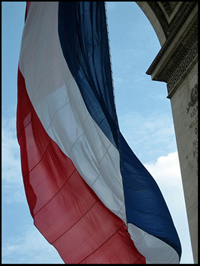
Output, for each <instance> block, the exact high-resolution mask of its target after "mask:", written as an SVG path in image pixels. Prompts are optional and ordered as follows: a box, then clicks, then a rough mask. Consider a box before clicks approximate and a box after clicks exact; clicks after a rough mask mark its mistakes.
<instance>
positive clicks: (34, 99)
mask: <svg viewBox="0 0 200 266" xmlns="http://www.w3.org/2000/svg"><path fill="white" fill-rule="evenodd" d="M17 137H18V142H19V145H20V152H21V166H22V175H23V181H24V187H25V193H26V197H27V201H28V204H29V208H30V212H31V215H32V217H33V219H34V224H35V226H36V227H37V228H38V230H39V231H40V232H41V234H42V235H43V236H44V237H45V238H46V239H47V241H48V242H49V243H50V244H52V245H53V246H54V247H55V248H56V250H57V251H58V253H59V254H60V256H61V258H62V259H63V261H64V262H65V263H93V264H104V263H108V264H112V263H113V264H114V263H115V264H118V263H123V264H126V263H135V264H145V263H159V264H160V263H179V262H180V257H181V245H180V241H179V237H178V235H177V232H176V229H175V227H174V224H173V221H172V218H171V215H170V213H169V210H168V208H167V205H166V203H165V201H164V198H163V196H162V194H161V192H160V190H159V188H158V186H157V184H156V182H155V181H154V179H153V177H152V176H151V175H150V173H149V172H148V171H147V170H146V169H145V167H144V166H143V165H142V163H141V162H140V161H139V160H138V158H137V157H136V156H135V154H134V153H133V152H132V150H131V149H130V147H129V146H128V144H127V142H126V141H125V139H124V138H123V136H122V134H121V133H120V129H119V125H118V119H117V115H116V108H115V102H114V94H113V84H112V77H111V67H110V55H109V46H108V32H107V25H106V16H105V4H104V2H75V1H73V2H31V3H30V2H29V3H28V4H27V9H26V21H25V25H24V31H23V36H22V42H21V51H20V58H19V68H18V105H17Z"/></svg>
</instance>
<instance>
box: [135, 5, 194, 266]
mask: <svg viewBox="0 0 200 266" xmlns="http://www.w3.org/2000/svg"><path fill="white" fill-rule="evenodd" d="M136 3H137V4H138V6H139V7H140V8H141V9H142V11H143V12H144V13H145V15H146V16H147V18H148V19H149V21H150V23H151V24H152V26H153V28H154V30H155V32H156V34H157V37H158V39H159V42H160V44H161V49H160V51H159V52H158V54H157V56H156V57H155V59H154V61H153V62H152V64H151V65H150V67H149V69H148V70H147V72H146V74H148V75H151V78H152V79H153V80H157V81H163V82H166V83H167V89H168V98H169V99H170V101H171V108H172V114H173V120H174V127H175V134H176V142H177V147H178V154H179V161H180V167H181V175H182V182H183V188H184V195H185V202H186V208H187V215H188V222H189V229H190V236H191V242H192V250H193V256H194V263H198V240H197V235H198V218H197V214H198V210H197V209H198V197H197V193H198V189H197V186H198V77H197V75H198V2H197V1H196V2H194V1H193V2H136Z"/></svg>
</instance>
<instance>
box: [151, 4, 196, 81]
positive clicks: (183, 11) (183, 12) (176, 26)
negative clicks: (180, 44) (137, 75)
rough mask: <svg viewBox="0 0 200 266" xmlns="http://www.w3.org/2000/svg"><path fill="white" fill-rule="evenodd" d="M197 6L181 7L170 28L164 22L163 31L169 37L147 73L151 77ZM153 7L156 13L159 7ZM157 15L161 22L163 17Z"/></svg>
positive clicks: (169, 25)
mask: <svg viewBox="0 0 200 266" xmlns="http://www.w3.org/2000/svg"><path fill="white" fill-rule="evenodd" d="M150 3H152V2H149V4H150ZM154 3H155V2H154ZM151 5H152V4H151ZM197 5H198V2H186V4H184V6H183V7H182V8H181V7H180V8H179V10H178V11H177V14H176V16H175V17H174V18H173V20H172V22H171V23H170V24H168V27H167V26H166V23H165V22H164V24H165V26H164V29H163V30H164V32H165V35H168V37H167V40H166V41H165V43H164V44H163V46H162V47H161V49H160V51H159V53H158V54H157V56H156V57H155V59H154V60H153V62H152V64H151V65H150V67H149V68H148V70H147V71H146V74H148V75H151V74H152V73H153V71H154V70H155V68H156V66H157V65H158V63H159V61H160V60H161V58H162V57H163V55H164V53H165V52H166V50H167V49H168V47H169V46H170V44H171V43H172V41H173V40H174V38H175V37H176V36H177V33H178V32H179V30H180V28H181V27H182V26H183V24H184V23H185V21H186V19H187V18H188V17H189V15H190V13H191V12H192V10H193V9H194V7H195V6H197ZM153 6H154V8H155V13H156V10H157V7H156V5H155V4H153ZM152 8H153V7H152ZM157 12H158V11H157ZM159 13H160V12H159ZM156 15H157V17H158V19H159V17H160V20H161V15H160V16H159V15H158V14H156ZM164 21H165V20H164ZM162 24H163V23H162ZM162 24H161V25H162ZM167 32H168V33H167ZM155 80H157V79H155ZM161 81H164V80H161Z"/></svg>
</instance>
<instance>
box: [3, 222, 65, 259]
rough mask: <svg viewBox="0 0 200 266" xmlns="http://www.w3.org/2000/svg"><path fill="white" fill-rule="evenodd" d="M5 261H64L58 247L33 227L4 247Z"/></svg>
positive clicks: (10, 240)
mask: <svg viewBox="0 0 200 266" xmlns="http://www.w3.org/2000/svg"><path fill="white" fill-rule="evenodd" d="M2 255H3V256H2V260H3V261H2V262H3V263H17V264H18V263H20V264H21V263H28V264H30V263H38V264H39V263H64V262H63V261H62V259H61V258H60V256H59V254H58V252H57V251H56V249H55V248H54V247H53V246H52V245H50V244H49V243H48V242H47V240H46V239H45V238H44V237H43V236H42V235H41V234H40V232H39V231H38V230H37V229H36V228H34V227H32V228H31V229H29V231H27V232H26V234H24V236H23V237H18V238H16V237H15V238H14V237H13V238H10V239H9V241H7V243H6V244H4V245H3V249H2Z"/></svg>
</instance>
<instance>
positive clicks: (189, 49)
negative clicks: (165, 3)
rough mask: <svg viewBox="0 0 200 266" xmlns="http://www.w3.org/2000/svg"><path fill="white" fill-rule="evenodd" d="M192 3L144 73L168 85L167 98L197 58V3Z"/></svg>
mask: <svg viewBox="0 0 200 266" xmlns="http://www.w3.org/2000/svg"><path fill="white" fill-rule="evenodd" d="M187 3H188V2H187ZM192 3H193V4H191V5H190V6H188V4H187V12H186V11H185V16H183V17H182V19H181V21H180V22H179V24H177V26H176V27H175V28H174V30H173V31H172V33H171V34H170V36H169V37H168V39H167V40H166V42H165V43H164V45H163V46H162V48H161V50H160V51H159V53H158V55H157V56H156V58H155V59H154V61H153V62H152V64H151V66H150V67H149V69H148V70H147V72H146V73H147V74H149V75H151V77H152V79H153V80H157V81H164V82H166V83H168V92H169V97H170V95H171V94H172V90H173V88H174V87H175V86H176V85H177V83H178V82H179V81H180V80H181V78H182V77H183V75H184V74H185V73H186V72H187V71H188V69H189V68H190V67H191V66H192V65H193V64H194V63H195V62H196V61H197V57H198V12H197V11H198V6H197V5H198V3H197V2H195V5H194V2H192ZM194 7H196V8H194ZM176 20H177V19H175V18H174V21H176ZM173 23H174V22H173Z"/></svg>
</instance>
